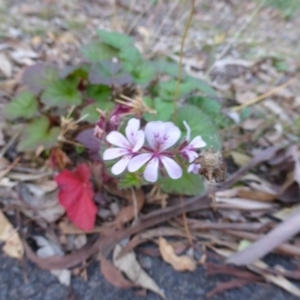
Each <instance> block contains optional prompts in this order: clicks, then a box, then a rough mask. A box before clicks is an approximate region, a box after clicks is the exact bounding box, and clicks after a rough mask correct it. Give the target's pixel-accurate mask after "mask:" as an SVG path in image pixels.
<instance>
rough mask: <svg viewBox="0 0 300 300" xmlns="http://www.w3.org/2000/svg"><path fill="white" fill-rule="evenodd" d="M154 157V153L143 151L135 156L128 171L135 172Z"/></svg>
mask: <svg viewBox="0 0 300 300" xmlns="http://www.w3.org/2000/svg"><path fill="white" fill-rule="evenodd" d="M151 157H152V153H142V154H139V155H137V156H134V157H133V158H132V159H131V160H130V162H129V164H128V171H129V172H135V171H137V170H138V169H139V168H140V167H142V166H143V165H144V164H145V163H146V162H147V161H149V160H150V159H151Z"/></svg>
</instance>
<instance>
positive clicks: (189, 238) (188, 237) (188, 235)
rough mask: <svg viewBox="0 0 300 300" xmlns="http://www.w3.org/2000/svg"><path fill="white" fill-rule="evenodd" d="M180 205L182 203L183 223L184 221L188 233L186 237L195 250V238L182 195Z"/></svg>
mask: <svg viewBox="0 0 300 300" xmlns="http://www.w3.org/2000/svg"><path fill="white" fill-rule="evenodd" d="M180 203H181V206H182V211H183V212H182V221H183V225H184V229H185V232H186V236H187V239H188V241H189V243H190V245H191V247H192V248H194V242H193V238H192V235H191V231H190V229H189V225H188V223H187V218H186V213H185V209H184V199H183V197H182V195H180Z"/></svg>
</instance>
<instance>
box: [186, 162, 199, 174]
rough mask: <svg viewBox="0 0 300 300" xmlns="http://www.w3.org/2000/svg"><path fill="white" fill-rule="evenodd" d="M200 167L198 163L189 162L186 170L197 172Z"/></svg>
mask: <svg viewBox="0 0 300 300" xmlns="http://www.w3.org/2000/svg"><path fill="white" fill-rule="evenodd" d="M200 168H201V165H200V164H190V165H189V167H188V169H187V171H188V173H194V174H198V173H199V170H200Z"/></svg>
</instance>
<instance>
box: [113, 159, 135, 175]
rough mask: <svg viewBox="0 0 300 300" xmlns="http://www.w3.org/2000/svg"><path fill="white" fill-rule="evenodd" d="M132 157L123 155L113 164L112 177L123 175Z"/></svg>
mask: <svg viewBox="0 0 300 300" xmlns="http://www.w3.org/2000/svg"><path fill="white" fill-rule="evenodd" d="M131 157H132V155H124V156H123V157H122V158H121V159H120V160H119V161H118V162H117V163H115V164H114V165H113V166H112V168H111V172H112V173H113V174H114V175H120V174H121V173H123V172H124V171H125V169H126V167H127V166H128V163H129V161H130V159H131Z"/></svg>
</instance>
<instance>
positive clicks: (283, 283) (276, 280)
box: [249, 260, 300, 297]
mask: <svg viewBox="0 0 300 300" xmlns="http://www.w3.org/2000/svg"><path fill="white" fill-rule="evenodd" d="M253 265H254V267H253V266H249V269H250V270H253V271H254V272H256V273H259V274H260V275H262V276H263V277H264V278H265V279H266V280H267V281H269V282H272V283H273V284H275V285H277V286H279V287H281V288H282V289H284V290H286V291H288V292H289V293H291V294H292V295H295V296H297V297H300V289H299V288H298V287H297V286H296V285H294V284H292V283H291V282H290V281H289V280H288V279H286V278H285V277H283V276H282V275H273V274H269V273H267V272H264V270H265V269H267V268H268V267H269V266H268V265H267V264H266V263H264V262H263V261H261V260H258V261H256V262H255V263H254V264H253Z"/></svg>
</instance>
